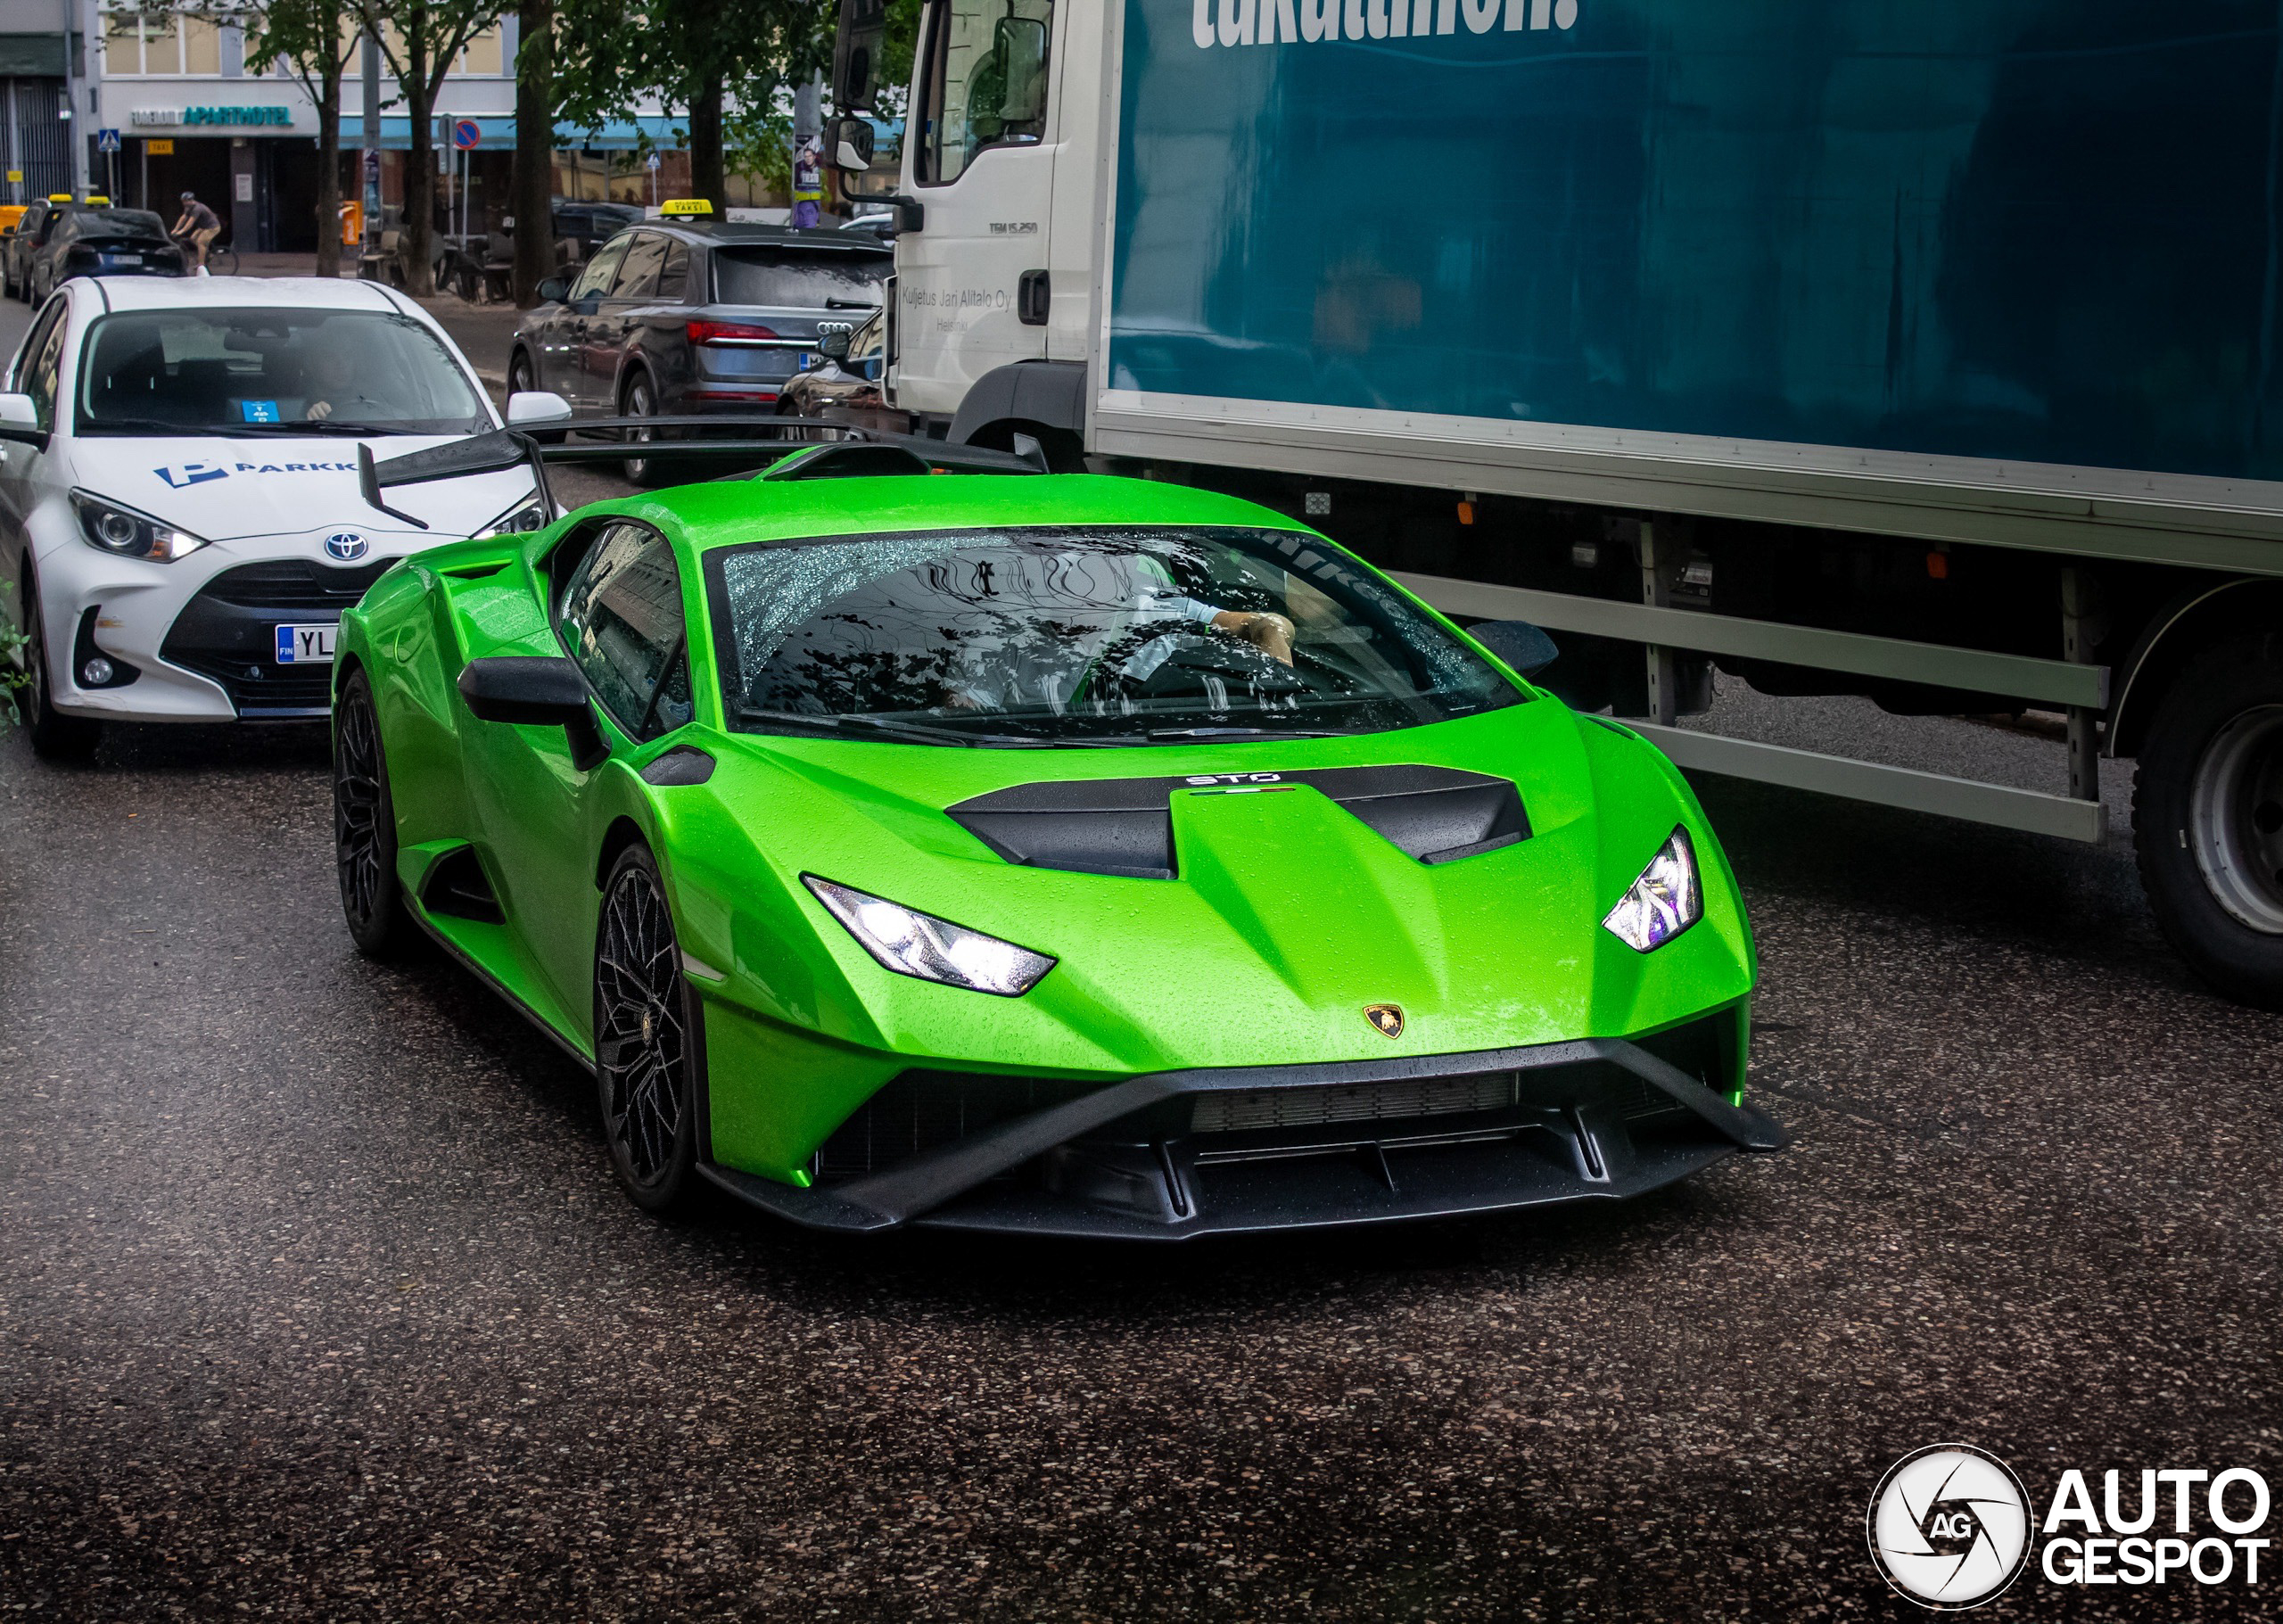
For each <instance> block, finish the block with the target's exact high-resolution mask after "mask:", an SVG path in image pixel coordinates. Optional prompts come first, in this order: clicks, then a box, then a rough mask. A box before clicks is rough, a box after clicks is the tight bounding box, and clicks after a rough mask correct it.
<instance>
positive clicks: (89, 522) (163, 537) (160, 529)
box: [71, 490, 206, 564]
mask: <svg viewBox="0 0 2283 1624" xmlns="http://www.w3.org/2000/svg"><path fill="white" fill-rule="evenodd" d="M71 506H72V507H74V508H76V509H77V510H78V515H79V533H80V534H81V535H82V536H84V537H86V538H87V545H88V546H89V547H92V548H96V549H98V550H99V551H102V552H106V553H116V554H117V555H118V556H120V557H122V558H151V559H155V560H156V561H157V562H159V563H161V564H172V563H173V562H174V561H175V560H176V559H177V558H179V557H181V556H183V555H184V554H185V553H188V552H193V551H195V550H196V549H197V548H202V547H204V546H205V545H206V538H205V537H203V536H194V535H192V534H191V533H190V532H188V531H186V530H177V529H176V528H175V527H174V526H173V525H171V524H169V523H165V522H164V521H162V520H160V519H154V518H152V516H151V515H149V514H147V513H137V512H136V511H135V509H133V508H132V507H120V505H119V504H118V503H117V502H106V501H104V500H103V498H101V497H99V496H89V495H88V494H87V492H86V491H84V490H74V491H73V492H72V493H71Z"/></svg>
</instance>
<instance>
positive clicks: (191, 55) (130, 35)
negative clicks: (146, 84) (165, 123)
mask: <svg viewBox="0 0 2283 1624" xmlns="http://www.w3.org/2000/svg"><path fill="white" fill-rule="evenodd" d="M103 72H104V74H105V75H106V76H108V77H110V78H137V77H147V76H152V75H161V76H166V77H169V78H182V77H184V76H185V75H187V76H190V77H193V78H218V77H220V75H221V72H222V30H221V29H220V27H219V26H218V24H216V23H214V22H212V21H208V20H207V19H205V18H202V17H177V16H175V15H174V14H172V13H171V12H161V13H157V14H152V13H147V12H130V11H111V12H105V13H104V16H103Z"/></svg>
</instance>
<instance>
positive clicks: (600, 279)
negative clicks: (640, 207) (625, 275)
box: [565, 237, 629, 304]
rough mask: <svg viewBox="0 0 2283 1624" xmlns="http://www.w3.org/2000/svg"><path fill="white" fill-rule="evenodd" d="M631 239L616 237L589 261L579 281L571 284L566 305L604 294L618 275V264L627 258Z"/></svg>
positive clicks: (580, 274)
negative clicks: (590, 296) (594, 294)
mask: <svg viewBox="0 0 2283 1624" xmlns="http://www.w3.org/2000/svg"><path fill="white" fill-rule="evenodd" d="M628 241H629V239H628V238H625V237H614V238H612V239H611V240H610V241H609V242H607V243H604V244H603V246H602V249H601V251H599V252H598V253H597V254H596V255H595V257H594V258H593V259H591V260H588V261H587V268H586V269H585V270H583V271H581V272H580V273H579V280H578V281H576V282H574V283H573V284H571V292H570V294H569V296H568V297H567V299H566V300H565V302H566V303H570V304H576V303H578V302H579V301H581V299H584V298H586V297H588V296H589V294H593V293H602V292H603V291H604V290H605V289H606V288H608V287H609V286H610V284H611V278H612V277H614V276H617V275H618V262H619V261H620V260H623V259H624V258H625V257H626V244H627V243H628Z"/></svg>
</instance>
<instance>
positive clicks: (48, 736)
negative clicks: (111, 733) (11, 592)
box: [16, 569, 103, 762]
mask: <svg viewBox="0 0 2283 1624" xmlns="http://www.w3.org/2000/svg"><path fill="white" fill-rule="evenodd" d="M16 604H17V612H18V615H19V618H20V620H21V623H22V625H23V629H24V646H23V648H22V649H21V659H22V660H23V663H24V674H25V675H26V676H27V677H28V678H29V679H30V680H29V681H28V682H27V683H26V684H25V686H24V687H22V688H19V689H17V690H16V708H17V710H18V711H19V712H20V713H21V715H22V716H23V719H24V734H25V737H26V738H29V739H30V740H31V746H32V754H35V755H37V756H38V757H40V758H41V759H42V760H43V761H51V762H83V761H86V760H87V758H88V757H89V756H91V755H93V754H95V746H96V745H97V744H99V743H100V742H102V739H103V723H101V722H100V721H94V720H92V719H90V718H88V717H86V716H67V715H65V714H64V713H62V712H61V711H59V710H57V709H56V708H55V706H54V704H53V703H52V701H53V698H54V690H53V688H52V687H51V686H50V672H49V666H48V663H47V615H46V614H45V611H43V610H42V609H41V607H40V602H39V583H38V582H37V581H34V580H33V579H32V574H31V572H30V571H29V569H27V570H26V571H25V572H24V578H23V580H22V581H19V582H18V583H17V587H16Z"/></svg>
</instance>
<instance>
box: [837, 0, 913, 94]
mask: <svg viewBox="0 0 2283 1624" xmlns="http://www.w3.org/2000/svg"><path fill="white" fill-rule="evenodd" d="M887 34H888V6H887V0H841V5H840V29H839V32H838V33H837V34H836V35H835V36H834V37H833V42H832V100H833V104H834V105H835V106H837V107H838V108H840V109H841V110H842V111H846V112H870V111H872V108H873V105H874V103H876V102H877V100H878V94H877V91H878V80H879V71H880V47H881V46H882V45H885V44H886V41H887ZM898 82H899V83H900V82H901V80H900V79H899V81H898Z"/></svg>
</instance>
